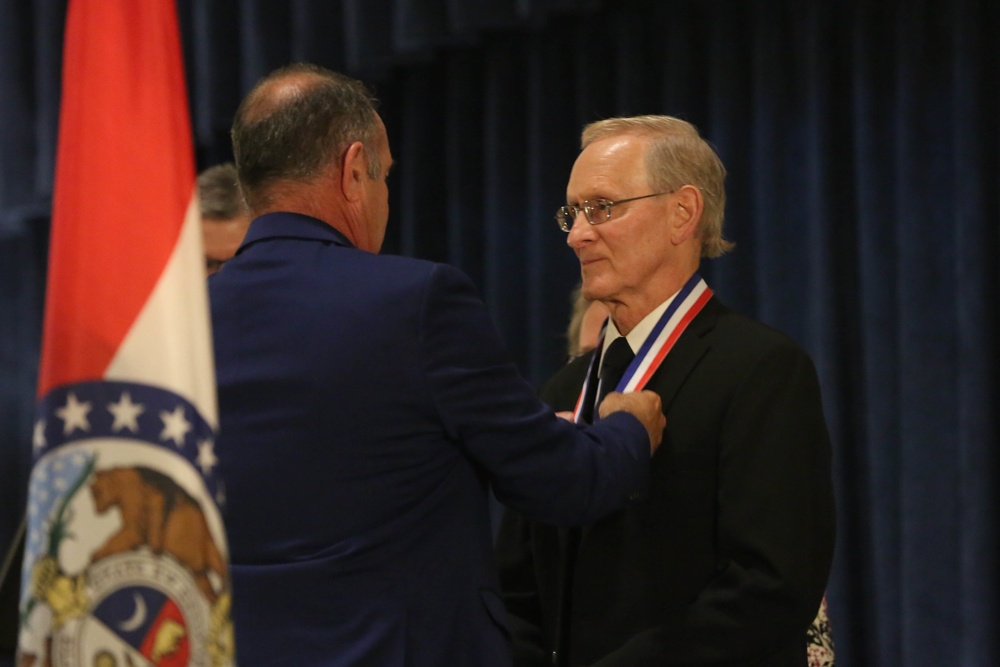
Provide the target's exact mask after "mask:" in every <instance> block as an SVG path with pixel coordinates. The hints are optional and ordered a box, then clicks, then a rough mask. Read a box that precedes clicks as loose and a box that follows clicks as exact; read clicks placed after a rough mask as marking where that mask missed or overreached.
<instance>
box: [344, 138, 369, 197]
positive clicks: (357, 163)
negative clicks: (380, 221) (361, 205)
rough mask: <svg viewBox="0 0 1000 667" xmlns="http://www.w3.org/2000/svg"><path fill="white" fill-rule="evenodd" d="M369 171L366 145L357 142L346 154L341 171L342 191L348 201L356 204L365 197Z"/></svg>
mask: <svg viewBox="0 0 1000 667" xmlns="http://www.w3.org/2000/svg"><path fill="white" fill-rule="evenodd" d="M367 169H368V156H366V155H365V147H364V144H362V143H361V142H360V141H355V142H354V143H353V144H351V145H350V146H349V147H348V148H347V151H346V152H345V153H344V158H343V164H342V166H341V169H340V189H341V190H342V191H343V193H344V198H345V199H346V200H347V201H349V202H356V201H359V200H361V198H362V197H364V193H365V180H366V173H367Z"/></svg>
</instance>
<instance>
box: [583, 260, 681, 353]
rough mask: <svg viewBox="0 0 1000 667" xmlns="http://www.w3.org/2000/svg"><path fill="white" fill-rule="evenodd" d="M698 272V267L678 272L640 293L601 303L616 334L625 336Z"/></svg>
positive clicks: (632, 293) (624, 295) (627, 294)
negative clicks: (608, 314)
mask: <svg viewBox="0 0 1000 667" xmlns="http://www.w3.org/2000/svg"><path fill="white" fill-rule="evenodd" d="M697 270H698V266H697V265H695V266H694V268H691V269H690V270H685V271H683V272H679V273H677V274H675V275H674V276H671V277H670V278H669V279H665V280H659V281H655V282H653V283H652V284H651V285H649V286H647V287H646V288H644V289H643V290H641V291H635V292H631V293H625V294H623V295H621V296H618V297H615V298H614V299H611V300H607V301H603V303H604V305H606V306H607V307H608V310H609V311H610V312H611V321H613V322H614V323H615V327H616V328H617V329H618V332H619V333H620V334H621V335H623V336H627V335H628V334H629V332H630V331H632V329H634V328H635V327H636V325H638V324H639V322H641V321H642V320H643V318H645V317H646V316H647V315H649V314H650V313H651V312H653V311H654V310H656V308H657V307H658V306H659V305H660V304H661V303H663V302H664V301H666V300H667V299H669V298H670V297H672V296H673V295H674V294H677V292H679V291H680V289H681V288H682V287H684V284H685V283H687V281H688V280H690V279H691V276H693V275H694V274H695V271H697Z"/></svg>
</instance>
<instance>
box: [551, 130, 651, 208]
mask: <svg viewBox="0 0 1000 667" xmlns="http://www.w3.org/2000/svg"><path fill="white" fill-rule="evenodd" d="M645 153H646V146H645V145H644V144H643V143H641V141H640V138H639V137H635V136H634V135H627V134H620V135H613V136H610V137H601V138H600V139H597V140H595V141H593V142H592V143H590V144H588V145H587V148H585V149H584V150H583V151H582V152H581V153H580V157H578V158H577V164H576V165H574V169H573V171H572V173H571V175H570V183H569V185H568V186H567V199H568V200H569V199H571V197H569V194H570V189H571V188H572V186H573V185H574V180H576V181H581V180H583V179H585V181H584V182H580V183H577V187H578V188H579V192H576V193H575V194H576V195H578V197H579V200H578V201H585V200H588V199H597V198H605V199H614V198H615V197H618V198H621V197H631V196H636V195H635V194H631V193H630V192H629V191H630V190H632V189H638V188H642V187H644V186H645V185H646V184H647V182H648V179H647V177H646V166H645ZM578 166H582V168H583V169H585V172H584V173H581V171H580V170H579V169H577V167H578ZM640 194H641V193H640Z"/></svg>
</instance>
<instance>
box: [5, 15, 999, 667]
mask: <svg viewBox="0 0 1000 667" xmlns="http://www.w3.org/2000/svg"><path fill="white" fill-rule="evenodd" d="M179 8H180V11H181V18H182V27H183V38H184V40H185V53H186V59H187V70H188V85H189V90H190V98H191V107H192V118H193V121H194V132H195V142H196V147H197V154H198V159H199V167H205V166H208V165H210V164H213V163H216V162H220V161H223V160H226V159H229V158H230V157H231V151H230V147H229V143H228V129H229V125H230V122H231V119H232V114H233V112H234V110H235V108H236V105H237V104H238V102H239V99H240V98H241V96H242V95H243V94H245V93H246V92H247V90H249V88H250V86H252V85H253V83H254V82H255V81H256V80H257V79H258V78H259V77H260V76H262V75H263V74H265V73H266V72H268V71H269V70H271V69H272V68H274V67H277V66H279V65H282V64H284V63H287V62H290V61H298V60H309V61H313V62H317V63H320V64H322V65H325V66H328V67H331V68H333V69H338V70H342V71H345V72H347V73H350V74H353V75H355V76H358V77H361V78H363V79H364V80H366V81H367V82H368V83H369V84H371V85H372V86H373V87H374V89H375V91H376V94H377V95H378V97H379V98H380V99H381V101H382V112H383V115H384V117H385V120H386V124H387V126H388V131H389V136H390V141H391V143H392V147H393V153H394V156H395V157H396V159H397V161H398V168H397V169H395V170H394V173H393V176H392V178H391V179H390V190H391V205H392V213H391V216H390V229H389V234H388V237H387V244H386V250H385V251H386V252H392V253H401V254H407V255H414V256H419V257H425V258H430V259H435V260H440V261H447V262H451V263H453V264H456V265H458V266H460V267H461V268H463V269H464V270H465V271H466V272H467V273H468V274H469V275H470V276H471V277H472V279H473V280H474V281H475V282H476V284H477V285H478V286H479V287H480V289H481V291H482V293H483V296H484V298H485V299H486V301H487V303H488V305H489V306H490V308H491V310H492V313H493V315H494V317H495V320H496V322H497V325H498V327H499V329H500V331H501V333H502V335H503V337H504V339H505V340H506V342H507V344H508V345H509V347H510V349H511V352H512V353H513V355H514V357H515V359H516V361H517V362H518V364H519V365H520V366H521V368H522V369H523V370H524V372H525V374H526V375H527V376H528V377H529V378H530V379H531V380H532V381H534V382H535V383H538V384H540V383H541V382H542V381H544V379H545V378H546V377H547V376H548V375H549V374H551V373H552V372H553V371H554V370H555V369H556V368H558V366H559V365H560V364H561V363H562V361H563V358H564V345H565V340H564V338H563V334H562V332H563V329H564V325H565V322H566V319H567V317H568V312H569V301H568V295H569V292H570V290H571V289H572V287H573V286H574V284H575V282H576V280H577V278H578V270H577V266H576V262H575V258H574V257H573V254H572V252H571V251H570V250H569V249H568V248H567V247H566V246H565V235H564V234H563V233H562V232H560V231H558V229H557V227H556V225H555V223H554V221H553V219H552V216H553V212H554V211H555V209H556V207H557V206H559V205H560V204H562V203H564V199H565V194H564V191H565V185H566V180H567V178H568V175H569V170H570V167H571V165H572V163H573V160H574V158H575V155H576V152H577V146H578V137H579V132H580V129H581V128H582V126H583V125H584V124H585V123H587V122H590V121H592V120H596V119H599V118H603V117H607V116H612V115H632V114H641V113H666V114H672V115H677V116H681V117H683V118H686V119H688V120H690V121H692V122H693V123H695V124H696V125H697V126H698V127H699V128H700V129H701V130H702V132H703V134H704V135H705V136H706V137H708V138H709V140H710V141H711V142H712V143H713V144H714V145H715V146H716V147H717V149H718V151H719V153H720V155H721V156H722V158H723V161H724V162H725V163H726V165H727V167H728V169H729V179H728V197H729V201H728V206H727V233H728V235H729V237H730V238H731V239H733V240H734V241H736V243H737V248H736V250H735V252H734V253H732V254H731V255H729V256H726V257H724V258H721V259H718V260H711V261H708V262H707V263H706V265H705V267H704V271H703V273H704V275H705V276H706V279H707V280H708V281H709V284H710V285H711V286H712V288H713V289H714V290H715V291H716V292H717V293H718V294H719V295H720V297H721V298H722V299H723V300H724V301H725V302H726V303H728V304H729V305H730V306H732V307H734V308H736V309H737V310H740V311H742V312H744V313H746V314H748V315H751V316H754V317H756V318H758V319H760V320H762V321H764V322H767V323H769V324H772V325H773V326H775V327H777V328H779V329H782V330H783V331H785V332H787V333H788V334H790V335H791V336H792V337H793V338H795V339H796V340H798V341H799V342H800V343H801V344H802V345H803V346H804V347H805V348H806V349H808V350H809V351H810V353H811V354H812V356H813V358H814V359H815V361H816V363H817V366H818V369H819V372H820V376H821V381H822V385H823V390H824V395H825V401H826V408H827V416H828V420H829V423H830V428H831V433H832V436H833V440H834V443H835V457H836V461H835V464H836V466H835V469H836V488H837V501H838V511H839V530H838V545H837V555H836V561H835V565H834V573H833V575H832V579H831V582H830V588H829V601H830V613H831V617H832V622H833V625H834V632H835V637H836V641H837V659H838V660H837V662H838V664H839V665H843V666H849V665H862V666H867V665H879V666H884V667H896V666H899V667H903V666H905V667H924V666H926V667H938V666H941V665H961V666H979V665H982V666H987V665H989V666H992V665H995V664H996V662H997V657H996V656H997V655H998V654H1000V640H998V637H997V635H998V633H997V629H998V628H1000V596H998V594H997V592H998V591H1000V577H998V566H997V563H998V562H1000V557H998V556H1000V553H998V540H997V537H998V526H1000V500H998V495H1000V494H998V491H997V488H998V487H1000V462H998V459H1000V457H998V453H997V450H998V445H1000V438H998V435H1000V434H998V425H997V415H998V412H1000V386H998V375H1000V359H998V343H997V341H998V338H1000V313H998V307H1000V299H998V291H1000V268H998V267H1000V130H998V123H1000V40H998V39H997V35H998V34H1000V4H998V3H996V2H995V1H994V0H867V1H865V0H841V1H840V2H828V1H826V0H615V1H612V0H606V1H604V2H601V1H599V0H588V1H575V0H547V1H546V0H488V1H487V0H480V1H479V2H474V3H473V2H466V1H464V0H340V1H335V0H334V1H331V0H291V1H289V2H282V3H275V2H269V1H267V0H182V1H181V2H180V3H179ZM64 18H65V1H57V0H34V1H32V2H27V1H25V2H15V1H14V0H4V1H3V2H2V3H0V118H2V119H3V123H2V124H0V363H2V366H0V371H2V373H0V466H2V467H0V474H2V477H0V480H2V482H0V547H3V546H5V545H6V543H7V542H8V541H9V537H10V535H11V534H12V532H13V529H14V526H15V525H16V522H17V520H18V518H19V516H20V514H21V513H22V512H23V506H24V484H25V479H26V475H27V467H28V464H29V460H30V435H31V426H32V412H33V400H34V398H33V397H34V383H35V377H36V365H37V356H38V348H39V337H40V323H41V317H42V307H43V305H42V304H43V293H44V275H45V261H46V259H45V257H46V242H47V227H48V210H49V197H50V195H51V192H52V174H53V160H54V151H55V138H56V131H57V118H58V101H59V74H60V57H61V40H62V21H63V20H64ZM141 222H142V221H139V220H137V221H136V224H141ZM0 664H2V663H0Z"/></svg>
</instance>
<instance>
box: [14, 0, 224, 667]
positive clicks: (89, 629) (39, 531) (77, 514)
mask: <svg viewBox="0 0 1000 667" xmlns="http://www.w3.org/2000/svg"><path fill="white" fill-rule="evenodd" d="M181 53H182V52H181V45H180V36H179V32H178V25H177V13H176V7H175V6H174V0H71V1H70V3H69V7H68V13H67V20H66V40H65V48H64V63H63V85H62V108H61V112H60V120H59V123H60V127H59V147H58V154H57V160H56V180H55V195H54V201H53V215H52V235H51V246H50V255H49V268H48V271H49V273H48V290H47V295H46V306H45V323H44V334H43V335H44V340H43V343H42V359H41V369H40V373H39V387H38V410H37V420H36V422H35V428H34V437H33V451H34V465H33V468H32V473H31V477H30V482H29V495H28V535H27V541H26V546H25V557H24V564H23V569H22V578H21V584H22V585H21V598H20V608H19V611H20V631H19V632H20V634H19V637H18V664H19V665H55V666H62V665H73V666H79V667H83V666H84V665H86V666H87V667H139V666H140V665H141V666H146V665H166V666H170V667H175V666H176V667H180V666H184V665H231V664H233V661H234V660H233V648H232V625H231V622H230V614H229V609H230V600H231V593H230V578H229V567H228V558H227V547H226V539H225V534H224V528H223V524H222V521H221V518H220V512H219V503H220V502H221V501H222V497H223V489H222V486H221V483H220V481H219V479H217V476H216V473H217V469H218V466H219V461H218V459H217V458H216V456H215V452H214V438H215V430H216V428H217V424H218V416H217V407H216V398H215V377H214V368H213V359H212V347H211V340H210V335H211V332H210V330H209V319H208V302H207V294H206V289H205V278H204V268H203V267H204V264H203V261H204V260H203V256H202V249H201V231H200V221H199V217H198V206H197V198H196V197H197V195H196V189H195V166H194V155H193V147H192V140H191V126H190V118H189V112H188V105H187V95H186V92H185V84H184V69H183V61H182V55H181Z"/></svg>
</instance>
